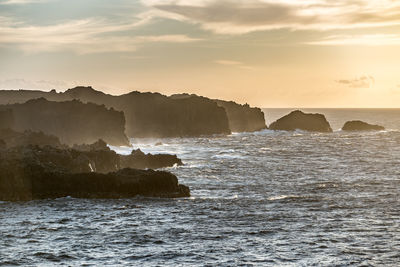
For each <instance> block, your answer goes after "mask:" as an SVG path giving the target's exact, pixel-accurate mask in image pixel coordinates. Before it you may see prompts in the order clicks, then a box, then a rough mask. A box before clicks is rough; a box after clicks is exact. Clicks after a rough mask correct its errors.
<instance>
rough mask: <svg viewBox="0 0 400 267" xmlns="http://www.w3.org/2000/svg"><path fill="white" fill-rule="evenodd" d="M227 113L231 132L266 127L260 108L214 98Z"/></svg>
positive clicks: (250, 130)
mask: <svg viewBox="0 0 400 267" xmlns="http://www.w3.org/2000/svg"><path fill="white" fill-rule="evenodd" d="M215 101H216V102H217V104H218V105H219V106H221V107H223V108H224V109H225V111H226V114H227V115H228V120H229V128H230V129H231V131H232V132H255V131H260V130H263V129H266V128H267V126H266V125H265V117H264V112H262V110H261V109H260V108H252V107H250V106H249V105H247V104H245V105H240V104H238V103H235V102H233V101H223V100H215Z"/></svg>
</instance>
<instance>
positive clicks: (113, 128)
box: [0, 98, 129, 145]
mask: <svg viewBox="0 0 400 267" xmlns="http://www.w3.org/2000/svg"><path fill="white" fill-rule="evenodd" d="M0 110H12V112H13V115H14V127H13V129H15V130H16V131H25V130H31V131H42V132H44V133H45V134H50V135H55V136H57V137H58V138H59V139H60V141H61V142H62V143H64V144H68V145H73V144H83V143H93V142H95V141H96V140H98V139H100V138H101V139H104V140H105V141H106V142H107V143H109V144H112V145H129V141H128V138H127V137H126V135H125V117H124V114H123V113H122V112H119V111H115V110H114V109H107V108H106V107H105V106H104V105H103V106H101V105H97V104H93V103H87V104H84V103H82V102H80V101H77V100H73V101H66V102H55V101H48V100H46V99H44V98H39V99H34V100H29V101H27V102H25V103H23V104H12V105H4V106H0Z"/></svg>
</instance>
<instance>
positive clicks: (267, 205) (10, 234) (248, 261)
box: [0, 109, 400, 266]
mask: <svg viewBox="0 0 400 267" xmlns="http://www.w3.org/2000/svg"><path fill="white" fill-rule="evenodd" d="M288 111H290V110H284V109H274V110H265V112H266V118H267V121H268V123H269V122H271V121H273V120H275V119H276V118H278V117H280V116H282V115H285V114H286V113H288ZM306 111H310V110H306ZM311 111H315V112H322V113H324V114H326V116H327V118H328V120H329V121H330V122H331V125H332V128H333V129H335V132H334V133H330V134H319V133H306V132H300V131H297V132H274V131H269V130H264V131H260V132H256V133H234V134H232V135H229V136H214V137H210V138H185V139H176V138H171V139H132V143H133V145H134V147H135V148H141V149H142V150H143V151H145V152H152V153H164V152H165V153H176V154H178V156H179V157H180V158H182V160H183V161H184V163H185V165H184V166H181V167H174V168H168V170H169V171H171V172H173V173H175V174H176V175H177V176H178V178H179V180H180V182H181V183H183V184H186V185H188V186H190V188H191V193H192V197H190V198H183V199H159V198H153V199H149V198H140V197H139V198H134V199H120V200H87V199H74V198H62V199H56V200H42V201H30V202H17V203H10V202H0V236H1V238H0V265H2V266H8V265H9V266H343V265H354V266H360V265H363V266H399V264H400V198H399V193H400V116H399V115H400V110H332V109H330V110H311ZM351 119H363V120H366V121H368V122H371V123H379V124H381V125H383V126H385V127H386V128H387V129H388V130H386V131H381V132H365V133H360V132H355V133H346V132H342V131H339V130H338V129H340V127H341V126H342V125H343V124H344V122H345V121H346V120H351ZM157 142H162V145H158V146H156V145H155V144H156V143H157ZM114 149H116V150H117V151H119V152H120V153H129V152H130V150H131V148H126V147H125V148H123V147H122V148H114Z"/></svg>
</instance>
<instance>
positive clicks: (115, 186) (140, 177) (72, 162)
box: [0, 146, 190, 201]
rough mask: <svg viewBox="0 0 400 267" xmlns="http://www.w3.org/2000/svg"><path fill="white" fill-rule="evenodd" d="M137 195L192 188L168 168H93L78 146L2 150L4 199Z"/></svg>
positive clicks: (0, 196) (0, 193) (175, 193)
mask: <svg viewBox="0 0 400 267" xmlns="http://www.w3.org/2000/svg"><path fill="white" fill-rule="evenodd" d="M74 151H75V152H74ZM74 153H75V154H74ZM137 195H142V196H151V197H187V196H190V190H189V188H188V187H186V186H184V185H179V184H178V179H177V178H176V176H175V175H173V174H171V173H168V172H162V171H154V170H136V169H121V170H118V171H115V172H110V173H107V174H102V173H96V172H92V170H91V167H90V159H88V157H86V156H85V155H84V154H79V153H77V151H76V150H72V151H71V150H62V149H57V148H52V147H44V148H40V147H37V146H26V147H16V148H12V149H7V150H4V149H3V150H0V200H2V201H17V200H32V199H46V198H59V197H66V196H71V197H77V198H128V197H134V196H137Z"/></svg>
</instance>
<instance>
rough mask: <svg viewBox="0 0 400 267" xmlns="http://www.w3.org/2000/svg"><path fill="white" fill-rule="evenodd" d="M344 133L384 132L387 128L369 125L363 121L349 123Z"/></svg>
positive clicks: (344, 126) (345, 125)
mask: <svg viewBox="0 0 400 267" xmlns="http://www.w3.org/2000/svg"><path fill="white" fill-rule="evenodd" d="M342 130H343V131H382V130H385V127H383V126H380V125H374V124H369V123H366V122H363V121H348V122H346V123H345V124H344V125H343V127H342Z"/></svg>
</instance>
